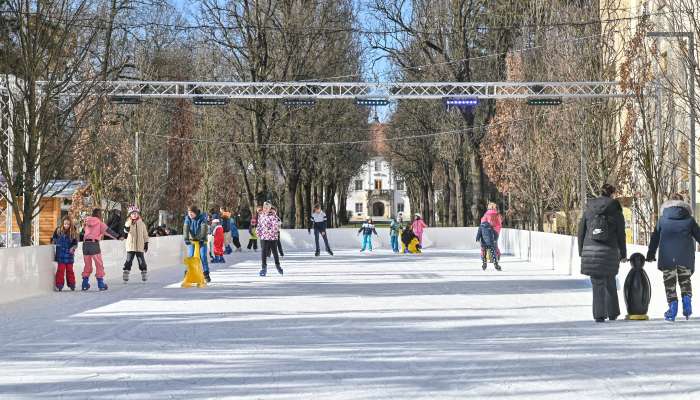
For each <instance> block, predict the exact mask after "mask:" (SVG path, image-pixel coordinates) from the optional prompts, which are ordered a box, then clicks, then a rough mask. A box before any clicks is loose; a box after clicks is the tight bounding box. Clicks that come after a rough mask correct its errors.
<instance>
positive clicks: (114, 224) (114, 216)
mask: <svg viewBox="0 0 700 400" xmlns="http://www.w3.org/2000/svg"><path fill="white" fill-rule="evenodd" d="M124 222H125V221H123V220H122V212H121V210H119V209H117V208H115V209H114V210H112V211H111V212H110V216H109V220H108V221H107V226H108V227H109V229H111V230H113V231H114V232H116V234H117V239H121V238H123V237H126V234H125V233H124ZM105 240H109V237H105Z"/></svg>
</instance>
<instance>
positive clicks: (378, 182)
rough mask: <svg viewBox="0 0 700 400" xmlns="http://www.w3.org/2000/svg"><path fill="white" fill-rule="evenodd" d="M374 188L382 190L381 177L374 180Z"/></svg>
mask: <svg viewBox="0 0 700 400" xmlns="http://www.w3.org/2000/svg"><path fill="white" fill-rule="evenodd" d="M374 190H382V180H381V179H375V180H374Z"/></svg>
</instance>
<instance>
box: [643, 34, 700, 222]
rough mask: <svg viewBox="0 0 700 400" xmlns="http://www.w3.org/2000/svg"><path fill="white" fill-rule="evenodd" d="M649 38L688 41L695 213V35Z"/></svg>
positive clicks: (651, 35)
mask: <svg viewBox="0 0 700 400" xmlns="http://www.w3.org/2000/svg"><path fill="white" fill-rule="evenodd" d="M647 37H653V38H680V39H683V38H684V39H688V55H689V56H690V66H689V68H688V75H687V76H688V77H689V80H690V84H689V85H688V99H689V101H690V113H689V117H690V161H689V164H690V165H689V169H690V173H689V176H690V203H691V207H692V209H693V212H695V207H696V205H697V199H696V193H695V66H696V65H697V63H696V60H695V33H693V32H648V33H647Z"/></svg>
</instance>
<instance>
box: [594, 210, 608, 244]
mask: <svg viewBox="0 0 700 400" xmlns="http://www.w3.org/2000/svg"><path fill="white" fill-rule="evenodd" d="M589 232H590V233H591V239H593V240H595V241H596V242H606V241H607V240H608V239H609V238H610V224H609V223H608V216H607V215H605V214H602V213H601V214H595V215H593V218H592V219H591V227H590V230H589Z"/></svg>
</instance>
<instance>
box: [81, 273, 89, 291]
mask: <svg viewBox="0 0 700 400" xmlns="http://www.w3.org/2000/svg"><path fill="white" fill-rule="evenodd" d="M82 289H83V291H85V290H90V277H89V276H84V277H83V286H82Z"/></svg>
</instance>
